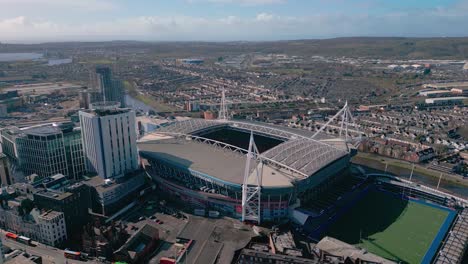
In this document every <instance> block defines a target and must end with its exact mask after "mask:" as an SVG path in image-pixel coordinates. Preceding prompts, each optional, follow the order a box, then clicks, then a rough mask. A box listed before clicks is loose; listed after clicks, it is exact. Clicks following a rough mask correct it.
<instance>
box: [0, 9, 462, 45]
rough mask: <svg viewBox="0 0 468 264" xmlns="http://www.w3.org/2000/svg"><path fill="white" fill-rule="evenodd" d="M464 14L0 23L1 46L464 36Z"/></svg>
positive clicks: (18, 18)
mask: <svg viewBox="0 0 468 264" xmlns="http://www.w3.org/2000/svg"><path fill="white" fill-rule="evenodd" d="M0 1H5V0H0ZM21 1H26V0H21ZM40 1H55V0H40ZM85 1H90V0H85ZM465 14H466V13H465V12H462V11H459V10H453V9H431V10H424V11H420V10H418V12H416V11H415V12H413V13H409V12H395V13H389V14H385V15H378V16H377V15H370V14H348V13H333V14H323V13H322V14H321V13H316V14H311V15H308V16H279V15H276V14H273V13H267V12H260V13H257V14H256V15H254V16H251V17H241V16H226V17H218V18H205V17H197V16H183V15H175V16H135V17H128V18H117V19H112V20H101V21H97V22H86V20H82V21H81V22H68V23H59V22H57V21H53V20H44V19H34V18H31V17H29V16H15V17H11V18H8V19H3V20H1V19H0V41H2V42H6V41H17V42H21V41H24V42H42V41H72V40H73V41H92V40H117V39H120V40H123V39H134V40H150V41H167V40H175V41H183V40H187V41H190V40H206V41H230V40H281V39H298V38H324V37H343V36H416V37H427V36H464V35H465V36H466V34H467V32H466V30H465V29H464V28H463V27H462V26H460V25H466V24H468V16H466V15H465Z"/></svg>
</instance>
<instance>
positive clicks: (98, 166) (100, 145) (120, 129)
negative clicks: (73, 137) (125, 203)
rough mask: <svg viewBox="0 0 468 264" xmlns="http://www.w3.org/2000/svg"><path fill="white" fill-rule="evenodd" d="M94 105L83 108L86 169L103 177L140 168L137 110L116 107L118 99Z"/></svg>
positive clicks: (108, 177)
mask: <svg viewBox="0 0 468 264" xmlns="http://www.w3.org/2000/svg"><path fill="white" fill-rule="evenodd" d="M92 107H93V108H94V110H92V111H87V112H84V111H80V124H81V132H82V138H83V150H84V153H85V165H86V170H87V171H88V172H89V173H95V174H97V175H99V176H100V177H102V178H104V179H113V178H119V177H123V176H125V174H126V173H130V172H133V171H135V170H137V169H138V153H137V148H136V139H137V137H136V125H135V112H134V111H133V110H131V109H122V108H117V107H116V103H115V102H103V103H101V104H94V105H93V106H92Z"/></svg>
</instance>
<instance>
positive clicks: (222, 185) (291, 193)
mask: <svg viewBox="0 0 468 264" xmlns="http://www.w3.org/2000/svg"><path fill="white" fill-rule="evenodd" d="M251 133H252V134H253V138H254V141H255V145H256V146H257V148H258V155H255V158H254V159H253V162H251V163H250V165H249V169H248V170H246V171H247V173H246V172H245V167H246V161H247V158H246V157H247V155H246V153H248V148H249V139H250V136H251ZM138 148H139V151H140V156H141V157H142V158H143V159H145V160H146V162H147V164H148V166H146V167H147V171H148V173H149V174H150V175H151V177H152V178H153V180H154V181H156V182H157V183H158V186H159V187H160V188H161V189H162V190H164V191H166V192H170V193H171V194H172V195H174V196H176V197H178V198H179V199H181V200H182V201H185V202H188V203H190V204H192V205H194V206H195V207H197V208H207V209H211V210H219V211H222V212H223V213H225V214H227V215H231V216H233V217H237V218H241V217H242V212H243V208H242V205H243V200H244V202H245V204H247V203H249V202H250V204H251V205H252V207H255V208H257V209H258V217H259V219H258V220H260V219H261V220H262V221H272V220H278V219H281V218H286V217H288V209H290V207H291V206H293V205H295V204H297V203H298V201H300V200H307V199H308V198H309V197H313V196H314V194H316V193H319V192H321V190H323V189H326V188H327V186H328V185H330V183H332V182H333V181H335V179H336V178H338V177H339V176H340V175H342V174H343V173H345V172H346V170H347V169H348V167H349V160H350V157H351V156H352V153H353V151H352V148H348V145H347V144H346V143H345V140H344V139H341V138H333V137H329V136H325V135H322V134H319V135H318V136H317V135H314V132H312V131H308V130H302V129H301V130H300V129H293V128H289V127H283V126H276V125H271V124H266V123H258V122H252V121H233V120H204V119H189V120H184V121H176V122H172V123H169V124H167V125H166V126H164V127H160V128H158V129H156V130H155V131H154V132H152V133H149V134H147V135H145V136H144V137H142V138H141V139H140V141H139V143H138ZM259 171H260V175H259V177H257V175H258V172H259ZM245 174H248V175H247V177H246V176H245ZM257 179H259V181H258V182H257ZM244 183H245V185H249V186H252V187H258V190H259V192H258V193H257V196H256V197H258V200H257V201H254V202H252V201H246V197H245V193H244V199H243V185H244ZM260 190H261V193H260ZM251 196H253V195H251ZM252 203H253V204H252ZM255 203H256V204H255ZM252 220H254V219H252Z"/></svg>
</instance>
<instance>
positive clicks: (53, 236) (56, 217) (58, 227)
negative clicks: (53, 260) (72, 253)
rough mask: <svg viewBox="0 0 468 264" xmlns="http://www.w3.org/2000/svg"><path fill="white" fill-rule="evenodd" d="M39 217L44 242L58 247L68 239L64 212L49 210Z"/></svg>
mask: <svg viewBox="0 0 468 264" xmlns="http://www.w3.org/2000/svg"><path fill="white" fill-rule="evenodd" d="M37 219H38V224H39V227H40V230H41V241H42V243H44V244H46V245H49V246H52V247H57V246H60V245H62V244H63V243H64V242H65V241H66V240H67V230H66V224H65V217H64V215H63V213H61V212H57V211H52V210H49V211H46V212H44V213H42V214H41V215H39V217H38V218H37Z"/></svg>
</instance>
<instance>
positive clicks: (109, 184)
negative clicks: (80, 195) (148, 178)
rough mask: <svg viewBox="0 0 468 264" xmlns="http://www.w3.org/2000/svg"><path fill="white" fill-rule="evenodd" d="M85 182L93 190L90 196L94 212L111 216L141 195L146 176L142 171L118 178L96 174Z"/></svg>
mask: <svg viewBox="0 0 468 264" xmlns="http://www.w3.org/2000/svg"><path fill="white" fill-rule="evenodd" d="M84 184H86V185H87V186H89V188H91V190H92V191H91V197H90V198H91V200H92V201H91V204H92V206H91V207H92V210H93V212H94V213H97V214H102V215H106V216H109V215H112V214H113V213H115V212H117V211H118V210H120V209H122V208H124V207H125V206H128V205H130V204H131V203H132V202H133V201H134V200H135V198H137V197H138V196H139V193H140V190H141V188H142V186H144V184H145V176H144V173H142V172H141V171H137V172H135V173H132V174H127V175H126V176H125V177H121V178H118V179H116V180H109V179H106V180H105V179H103V178H101V177H98V176H96V177H93V178H91V179H90V180H88V181H85V182H84Z"/></svg>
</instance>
